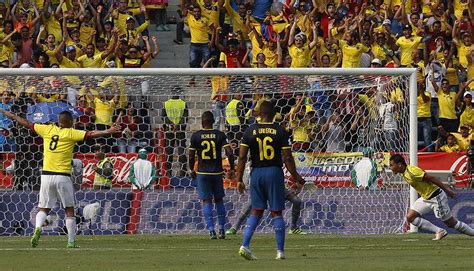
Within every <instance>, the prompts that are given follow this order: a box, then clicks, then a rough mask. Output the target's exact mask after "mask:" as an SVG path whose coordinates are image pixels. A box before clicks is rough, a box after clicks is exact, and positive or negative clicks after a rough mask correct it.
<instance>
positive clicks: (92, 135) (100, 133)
mask: <svg viewBox="0 0 474 271" xmlns="http://www.w3.org/2000/svg"><path fill="white" fill-rule="evenodd" d="M120 132H121V127H120V124H118V123H114V124H112V126H110V128H109V129H107V130H101V131H99V130H95V131H90V132H87V133H86V137H87V138H97V137H103V136H108V135H112V134H116V133H120Z"/></svg>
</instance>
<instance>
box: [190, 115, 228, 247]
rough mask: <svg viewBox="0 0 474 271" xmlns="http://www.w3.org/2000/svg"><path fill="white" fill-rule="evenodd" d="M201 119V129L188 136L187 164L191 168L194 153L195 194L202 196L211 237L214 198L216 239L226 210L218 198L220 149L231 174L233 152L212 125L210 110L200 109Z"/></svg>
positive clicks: (213, 234) (221, 191)
mask: <svg viewBox="0 0 474 271" xmlns="http://www.w3.org/2000/svg"><path fill="white" fill-rule="evenodd" d="M201 122H202V130H199V131H197V132H195V133H194V134H193V135H192V136H191V146H190V148H189V168H194V161H195V157H196V155H197V157H198V167H197V172H195V171H194V170H191V177H192V178H193V179H197V188H198V193H199V198H200V199H201V200H202V209H203V213H204V219H205V220H206V224H207V229H208V230H209V234H210V236H211V239H217V235H216V232H215V230H214V219H213V216H212V209H213V208H212V207H213V206H212V200H213V199H214V203H215V204H216V212H217V220H218V222H219V226H220V230H219V239H224V238H225V229H224V226H225V218H226V211H225V207H224V202H223V200H222V199H223V198H224V196H225V193H224V184H223V180H222V174H223V168H222V149H223V148H224V149H225V153H226V155H227V158H228V159H229V165H230V175H233V174H234V172H233V171H234V170H233V169H234V155H233V154H232V148H231V147H230V144H229V143H227V137H226V135H225V134H224V133H223V132H221V131H219V130H215V129H213V128H212V125H213V123H214V115H213V114H212V112H210V111H206V112H204V113H203V114H202V116H201ZM231 177H232V176H231Z"/></svg>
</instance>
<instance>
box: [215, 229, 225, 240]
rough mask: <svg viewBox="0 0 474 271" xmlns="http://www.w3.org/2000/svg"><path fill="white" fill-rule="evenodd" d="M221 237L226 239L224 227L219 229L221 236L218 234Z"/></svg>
mask: <svg viewBox="0 0 474 271" xmlns="http://www.w3.org/2000/svg"><path fill="white" fill-rule="evenodd" d="M217 237H218V238H219V239H225V231H224V229H220V230H219V236H217Z"/></svg>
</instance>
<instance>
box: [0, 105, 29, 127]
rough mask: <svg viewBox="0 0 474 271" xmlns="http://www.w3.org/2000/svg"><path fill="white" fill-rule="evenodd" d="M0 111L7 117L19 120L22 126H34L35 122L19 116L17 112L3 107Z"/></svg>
mask: <svg viewBox="0 0 474 271" xmlns="http://www.w3.org/2000/svg"><path fill="white" fill-rule="evenodd" d="M0 113H2V114H3V115H4V116H5V117H7V118H9V119H11V120H14V121H16V122H18V123H19V124H20V125H21V126H24V127H26V128H33V123H31V122H29V121H28V120H26V119H24V118H22V117H20V116H17V115H15V114H13V113H12V112H10V111H7V110H5V109H3V108H1V109H0Z"/></svg>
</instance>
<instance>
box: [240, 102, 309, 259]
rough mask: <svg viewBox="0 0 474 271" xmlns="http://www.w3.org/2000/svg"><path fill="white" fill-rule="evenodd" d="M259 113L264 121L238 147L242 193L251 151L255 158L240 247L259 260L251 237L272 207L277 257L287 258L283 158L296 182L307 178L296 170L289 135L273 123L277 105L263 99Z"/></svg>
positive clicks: (247, 131) (252, 127)
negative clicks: (285, 250) (248, 214)
mask: <svg viewBox="0 0 474 271" xmlns="http://www.w3.org/2000/svg"><path fill="white" fill-rule="evenodd" d="M260 116H261V117H262V120H261V122H260V123H256V124H253V125H251V126H250V127H249V128H248V129H247V130H246V131H245V133H244V136H243V139H242V143H241V144H240V150H239V163H238V166H237V169H238V174H237V180H238V186H237V189H238V190H239V192H241V193H242V192H243V191H244V190H245V185H244V183H243V173H244V169H245V164H246V162H247V154H248V151H249V150H250V160H251V161H252V171H251V173H250V199H251V202H252V213H251V215H250V216H249V218H248V219H247V225H246V226H245V229H244V240H243V242H242V246H241V247H240V249H239V255H240V256H242V257H244V258H245V259H247V260H255V259H257V258H256V257H255V256H254V255H253V253H252V251H250V249H249V246H250V239H252V235H253V233H254V231H255V229H256V228H257V226H258V224H259V222H260V219H261V218H262V215H263V212H264V211H265V209H267V208H268V206H269V207H270V211H271V214H272V217H273V218H272V223H273V228H274V230H275V237H276V241H277V256H276V259H285V255H284V252H283V251H284V246H285V221H284V220H283V215H282V212H283V209H285V177H284V175H283V169H282V167H283V163H282V161H284V162H285V166H286V168H287V169H288V171H289V172H290V173H291V176H292V177H293V180H294V181H295V184H297V185H298V186H301V185H302V184H304V180H303V178H301V176H300V175H299V174H298V172H296V165H295V160H294V159H293V155H292V153H291V142H290V136H289V134H288V133H287V132H286V131H285V130H284V129H283V128H282V127H281V126H280V125H279V124H276V123H273V119H274V117H275V107H274V105H273V104H272V103H271V102H269V101H263V102H262V103H261V105H260ZM282 157H283V158H282Z"/></svg>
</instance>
